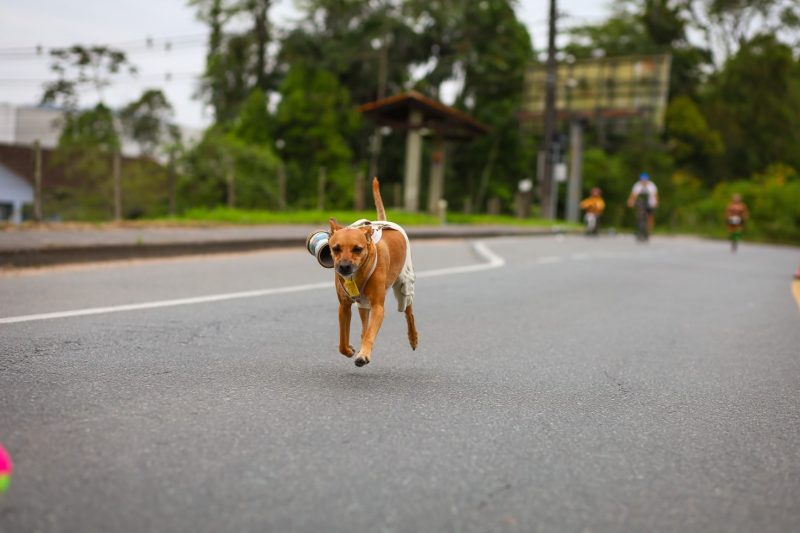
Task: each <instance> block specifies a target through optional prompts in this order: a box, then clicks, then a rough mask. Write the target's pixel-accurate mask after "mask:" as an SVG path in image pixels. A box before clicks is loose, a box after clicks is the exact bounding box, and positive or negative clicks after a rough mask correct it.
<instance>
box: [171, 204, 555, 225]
mask: <svg viewBox="0 0 800 533" xmlns="http://www.w3.org/2000/svg"><path fill="white" fill-rule="evenodd" d="M386 216H387V218H389V219H390V220H392V221H393V222H396V223H398V224H400V225H402V226H438V225H439V224H440V221H439V217H436V216H433V215H427V214H424V213H408V212H405V211H395V210H391V209H390V210H388V211H387V212H386ZM330 218H335V219H336V220H337V221H339V223H341V224H349V223H350V222H355V221H356V220H360V219H362V218H366V219H367V220H372V219H374V218H375V211H345V210H335V209H334V210H325V211H313V210H301V211H285V212H275V211H260V210H244V209H229V208H226V207H216V208H213V209H206V208H193V209H189V210H187V211H185V212H184V213H183V214H181V216H180V217H174V218H170V219H163V220H170V221H173V222H178V223H181V222H183V223H185V224H187V225H188V224H193V223H197V222H202V223H207V222H212V223H225V224H309V225H310V224H318V225H320V226H321V227H327V226H328V220H329V219H330ZM447 222H448V223H451V224H479V225H513V226H520V225H523V226H533V227H545V228H546V227H553V226H558V227H570V225H569V224H564V223H562V222H558V221H548V220H541V219H533V218H529V219H525V220H524V221H521V220H520V219H518V218H514V217H510V216H489V215H464V214H459V213H450V214H448V216H447Z"/></svg>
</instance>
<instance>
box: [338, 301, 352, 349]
mask: <svg viewBox="0 0 800 533" xmlns="http://www.w3.org/2000/svg"><path fill="white" fill-rule="evenodd" d="M352 305H353V304H352V302H350V301H348V300H344V299H340V300H339V353H341V354H342V355H344V356H345V357H353V354H354V353H356V350H355V348H353V347H352V346H350V317H351V316H352V309H351V308H350V307H351V306H352Z"/></svg>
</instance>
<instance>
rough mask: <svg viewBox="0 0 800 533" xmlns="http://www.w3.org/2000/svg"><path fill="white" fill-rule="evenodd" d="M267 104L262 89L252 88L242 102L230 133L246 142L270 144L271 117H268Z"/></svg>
mask: <svg viewBox="0 0 800 533" xmlns="http://www.w3.org/2000/svg"><path fill="white" fill-rule="evenodd" d="M267 105H268V102H267V96H266V95H265V94H264V91H262V90H261V89H255V90H253V92H251V93H250V96H248V97H247V99H246V100H245V101H244V104H242V109H241V111H240V112H239V116H238V118H237V119H236V121H235V122H234V123H233V125H232V127H231V134H233V136H235V137H236V138H237V139H239V140H241V141H244V142H246V143H248V144H259V145H267V144H271V143H272V136H271V135H270V130H271V128H272V117H270V114H269V109H267Z"/></svg>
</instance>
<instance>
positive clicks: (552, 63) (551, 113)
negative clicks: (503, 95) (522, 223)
mask: <svg viewBox="0 0 800 533" xmlns="http://www.w3.org/2000/svg"><path fill="white" fill-rule="evenodd" d="M556 17H557V14H556V0H550V24H549V26H550V32H549V35H548V38H547V75H546V78H545V98H544V173H543V175H542V177H541V179H542V182H541V191H542V197H541V203H542V206H541V207H542V218H544V219H548V220H552V219H553V218H555V209H554V207H555V202H554V201H553V200H554V198H553V189H554V187H553V167H554V166H555V161H554V157H553V156H554V154H553V137H555V133H556Z"/></svg>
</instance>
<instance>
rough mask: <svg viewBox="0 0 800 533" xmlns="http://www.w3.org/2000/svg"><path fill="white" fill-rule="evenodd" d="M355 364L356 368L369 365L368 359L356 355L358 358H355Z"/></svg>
mask: <svg viewBox="0 0 800 533" xmlns="http://www.w3.org/2000/svg"><path fill="white" fill-rule="evenodd" d="M355 363H356V366H358V367H362V366H364V365H366V364H368V363H369V357H365V356H364V355H362V354H358V357H356V361H355Z"/></svg>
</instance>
